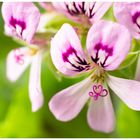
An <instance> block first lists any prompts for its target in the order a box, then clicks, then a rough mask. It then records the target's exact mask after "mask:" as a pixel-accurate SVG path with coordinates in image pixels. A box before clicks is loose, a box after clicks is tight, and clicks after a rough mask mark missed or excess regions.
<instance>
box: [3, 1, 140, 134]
mask: <svg viewBox="0 0 140 140" xmlns="http://www.w3.org/2000/svg"><path fill="white" fill-rule="evenodd" d="M39 4H40V6H41V7H42V8H44V9H46V11H47V12H46V13H47V14H46V13H45V14H44V13H40V11H39V9H38V8H37V7H36V6H35V5H34V4H33V3H31V2H27V3H24V2H18V3H3V5H2V16H3V19H4V22H5V33H6V34H7V35H8V36H11V37H13V38H14V39H15V40H18V41H19V40H20V41H21V42H22V43H23V44H24V45H25V46H24V47H21V48H16V49H14V50H12V51H11V52H10V53H9V54H8V56H7V69H6V73H7V77H8V79H9V80H11V81H16V80H17V79H18V78H19V77H20V76H21V75H22V73H23V72H24V71H25V69H26V68H27V67H28V66H29V65H31V68H30V78H29V96H30V100H31V103H32V111H37V110H38V109H40V108H41V107H42V105H43V102H44V98H43V94H42V89H41V80H40V77H41V76H40V75H41V61H42V59H43V56H44V54H45V53H49V52H50V55H51V58H52V62H53V64H54V66H55V67H56V69H57V70H58V71H59V72H60V73H62V75H65V76H69V77H77V76H81V75H85V77H86V76H87V77H86V78H85V79H83V80H82V81H80V82H78V83H76V84H74V85H72V86H70V87H68V88H66V89H64V90H62V91H60V92H58V93H56V94H55V95H54V96H53V97H52V98H51V100H50V101H49V108H50V111H51V112H52V113H53V115H54V116H55V117H56V119H58V120H60V121H69V120H72V119H73V118H75V117H76V116H77V115H78V114H79V113H80V111H81V110H82V108H83V107H84V105H85V104H86V103H88V102H89V104H88V105H89V108H88V112H87V120H88V124H89V126H90V127H91V128H92V129H94V130H97V131H102V132H111V131H113V129H114V126H115V113H114V109H113V105H112V102H111V97H110V93H111V90H112V91H113V92H114V93H115V94H116V95H117V96H118V97H119V98H120V99H121V100H122V101H123V102H124V103H125V104H126V105H127V106H128V107H130V108H131V109H134V110H140V82H139V81H140V59H139V58H138V65H137V69H136V74H135V75H136V76H135V79H124V78H122V77H116V76H114V75H112V74H111V73H110V72H113V71H115V70H118V69H119V68H120V66H121V65H122V63H123V62H124V61H125V60H126V59H127V56H128V55H129V54H130V52H131V50H132V40H135V41H138V40H139V39H140V3H101V2H53V3H44V2H41V3H39ZM112 7H113V11H109V9H110V8H112ZM108 11H109V12H113V13H112V14H114V17H115V19H116V22H115V21H109V20H106V19H104V15H105V14H106V13H107V12H108ZM48 15H51V16H48ZM56 15H61V16H62V17H65V18H66V19H69V20H70V21H71V23H72V24H70V23H69V22H67V23H66V22H64V23H63V24H62V25H61V26H60V27H59V28H58V29H54V30H49V29H48V30H47V28H45V25H47V23H48V21H52V20H55V18H54V19H53V17H55V16H56ZM83 35H84V36H86V42H84V43H85V44H86V45H83V43H81V37H82V36H83ZM44 36H45V37H44ZM49 45H50V51H49V47H48V46H49ZM137 54H139V51H137ZM126 68H127V67H126Z"/></svg>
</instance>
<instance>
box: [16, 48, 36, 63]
mask: <svg viewBox="0 0 140 140" xmlns="http://www.w3.org/2000/svg"><path fill="white" fill-rule="evenodd" d="M36 52H37V49H35V48H28V49H27V50H25V51H22V50H21V49H20V48H19V49H15V50H14V59H15V62H16V63H17V64H19V65H23V64H24V63H25V56H32V55H35V54H36Z"/></svg>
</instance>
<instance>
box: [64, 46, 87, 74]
mask: <svg viewBox="0 0 140 140" xmlns="http://www.w3.org/2000/svg"><path fill="white" fill-rule="evenodd" d="M70 55H74V57H75V58H76V59H75V62H76V63H77V64H75V63H73V62H71V61H70V60H69V57H70ZM62 59H63V61H64V62H68V63H69V64H70V65H71V66H72V67H73V68H74V69H73V71H77V72H81V71H84V70H88V69H89V68H90V66H89V63H87V61H86V60H85V59H82V58H80V57H79V56H78V54H77V51H76V50H75V49H74V48H73V47H72V46H69V48H68V49H67V51H66V52H63V53H62Z"/></svg>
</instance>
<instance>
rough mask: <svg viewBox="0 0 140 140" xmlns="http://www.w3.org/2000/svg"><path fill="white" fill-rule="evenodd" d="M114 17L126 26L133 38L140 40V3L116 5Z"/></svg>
mask: <svg viewBox="0 0 140 140" xmlns="http://www.w3.org/2000/svg"><path fill="white" fill-rule="evenodd" d="M114 15H115V17H116V19H117V21H118V22H119V23H121V24H123V25H125V26H126V27H127V28H128V29H129V30H130V32H131V34H132V36H133V37H134V38H136V39H140V3H139V2H134V3H125V2H124V3H123V2H120V3H115V4H114Z"/></svg>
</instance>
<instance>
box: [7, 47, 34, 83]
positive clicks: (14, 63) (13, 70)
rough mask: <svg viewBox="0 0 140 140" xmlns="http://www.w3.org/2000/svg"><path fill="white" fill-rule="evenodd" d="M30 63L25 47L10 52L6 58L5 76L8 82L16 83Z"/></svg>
mask: <svg viewBox="0 0 140 140" xmlns="http://www.w3.org/2000/svg"><path fill="white" fill-rule="evenodd" d="M31 61H32V56H31V55H30V54H29V49H28V48H27V47H23V48H17V49H15V50H12V51H11V52H10V53H9V54H8V56H7V64H6V66H7V68H6V74H7V77H8V79H9V80H11V81H16V80H17V79H18V78H19V77H20V76H21V74H22V73H23V72H24V70H25V69H26V68H27V67H28V66H29V64H30V63H31Z"/></svg>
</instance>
